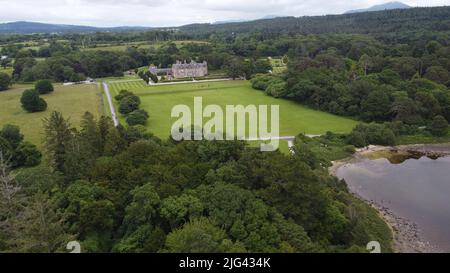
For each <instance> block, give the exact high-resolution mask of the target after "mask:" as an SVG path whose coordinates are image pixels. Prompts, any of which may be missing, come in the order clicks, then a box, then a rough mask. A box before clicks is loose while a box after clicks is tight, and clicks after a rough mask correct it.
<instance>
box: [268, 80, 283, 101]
mask: <svg viewBox="0 0 450 273" xmlns="http://www.w3.org/2000/svg"><path fill="white" fill-rule="evenodd" d="M266 94H267V95H269V96H272V97H274V98H281V97H284V95H285V94H286V83H285V82H283V81H281V80H275V81H271V82H270V83H269V86H268V87H267V89H266Z"/></svg>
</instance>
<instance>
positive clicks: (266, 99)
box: [110, 81, 358, 138]
mask: <svg viewBox="0 0 450 273" xmlns="http://www.w3.org/2000/svg"><path fill="white" fill-rule="evenodd" d="M110 87H111V88H110V89H111V92H112V96H115V95H116V94H118V93H119V92H120V90H129V91H132V92H134V93H135V94H136V95H138V96H139V97H140V98H141V102H142V105H141V108H142V109H145V110H146V111H147V112H149V114H150V119H149V121H148V128H149V131H151V132H152V133H154V134H155V135H156V136H158V137H161V138H167V137H168V136H169V135H170V129H171V126H172V124H173V122H174V121H175V120H176V119H173V118H171V110H172V108H173V107H174V106H175V105H179V104H184V105H188V106H189V107H193V104H194V97H199V96H201V97H202V98H203V105H204V106H205V105H208V104H216V105H219V106H221V107H222V109H225V106H226V105H244V106H247V105H252V104H253V105H257V106H258V105H269V106H270V105H279V106H280V135H281V136H296V135H298V134H300V133H305V134H311V135H319V134H324V133H326V132H327V131H331V132H335V133H346V132H349V131H351V130H352V128H353V127H354V126H355V125H356V124H357V123H358V122H357V121H355V120H352V119H348V118H343V117H338V116H335V115H331V114H328V113H324V112H320V111H316V110H313V109H309V108H307V107H304V106H302V105H300V104H298V103H296V102H293V101H288V100H284V99H275V98H273V97H270V96H267V95H266V94H265V93H264V92H261V91H257V90H254V89H253V88H252V87H251V86H250V83H249V82H248V81H223V82H204V83H190V84H178V85H161V86H147V85H146V84H145V83H144V82H143V81H133V82H120V83H111V84H110ZM191 109H192V108H191ZM205 121H207V120H206V119H205ZM121 122H122V123H123V124H125V122H124V118H123V116H122V117H121Z"/></svg>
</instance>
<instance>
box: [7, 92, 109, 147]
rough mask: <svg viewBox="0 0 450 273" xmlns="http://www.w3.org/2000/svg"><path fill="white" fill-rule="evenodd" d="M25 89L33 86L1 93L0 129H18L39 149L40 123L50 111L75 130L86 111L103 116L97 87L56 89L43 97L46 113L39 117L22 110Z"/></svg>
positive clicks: (40, 137)
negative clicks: (60, 115) (58, 114)
mask: <svg viewBox="0 0 450 273" xmlns="http://www.w3.org/2000/svg"><path fill="white" fill-rule="evenodd" d="M27 88H32V86H27V85H16V86H14V87H13V88H12V89H10V90H7V91H2V92H0V127H3V125H5V124H14V125H17V126H19V127H20V129H21V131H22V133H23V134H24V135H25V139H26V140H27V141H30V142H31V143H33V144H36V145H38V146H41V144H42V138H43V129H42V119H43V118H46V117H48V116H49V114H50V113H51V112H52V111H60V112H62V113H63V114H64V117H65V118H70V122H71V124H72V125H74V126H77V127H78V126H79V124H80V120H81V117H82V116H83V114H84V113H85V112H86V111H89V112H91V113H92V114H94V115H95V116H96V117H100V116H101V115H103V114H104V109H103V105H102V96H101V93H100V92H101V91H100V88H98V87H97V86H96V85H76V86H61V85H55V92H53V93H51V94H47V95H43V96H42V98H44V99H45V100H46V101H47V104H48V109H47V111H45V112H41V113H27V112H25V111H24V110H23V109H22V107H21V104H20V97H21V95H22V92H23V90H25V89H27Z"/></svg>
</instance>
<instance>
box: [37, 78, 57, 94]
mask: <svg viewBox="0 0 450 273" xmlns="http://www.w3.org/2000/svg"><path fill="white" fill-rule="evenodd" d="M34 89H35V90H36V91H38V92H39V94H48V93H51V92H53V91H54V88H53V84H52V82H51V81H49V80H40V81H38V82H37V83H36V84H35V86H34Z"/></svg>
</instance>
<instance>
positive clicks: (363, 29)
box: [177, 6, 450, 35]
mask: <svg viewBox="0 0 450 273" xmlns="http://www.w3.org/2000/svg"><path fill="white" fill-rule="evenodd" d="M177 30H179V31H181V32H184V33H187V34H191V35H208V34H211V33H232V32H234V33H260V34H261V35H272V34H280V33H281V34H283V33H284V34H321V33H362V34H368V33H387V32H403V31H450V6H445V7H425V8H410V9H394V10H383V11H376V12H366V13H352V14H341V15H327V16H304V17H279V18H275V19H262V20H256V21H249V22H242V23H230V24H219V25H217V24H191V25H186V26H181V27H178V28H177Z"/></svg>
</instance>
